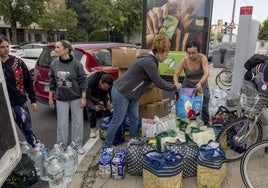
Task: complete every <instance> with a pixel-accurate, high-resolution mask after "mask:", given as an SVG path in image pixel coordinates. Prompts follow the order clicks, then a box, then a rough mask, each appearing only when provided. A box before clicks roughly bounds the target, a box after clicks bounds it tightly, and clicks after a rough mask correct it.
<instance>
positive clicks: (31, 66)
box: [16, 56, 36, 80]
mask: <svg viewBox="0 0 268 188" xmlns="http://www.w3.org/2000/svg"><path fill="white" fill-rule="evenodd" d="M16 57H17V58H20V59H22V61H23V62H24V63H25V64H26V66H27V68H28V70H29V71H30V74H31V77H32V80H33V79H34V67H35V63H36V60H33V59H26V58H22V57H18V56H16Z"/></svg>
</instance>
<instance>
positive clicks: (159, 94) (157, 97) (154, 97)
mask: <svg viewBox="0 0 268 188" xmlns="http://www.w3.org/2000/svg"><path fill="white" fill-rule="evenodd" d="M162 99H163V90H162V89H159V88H158V87H156V86H155V85H154V84H152V85H151V86H150V87H149V88H148V89H147V91H146V92H145V93H143V94H142V96H141V98H140V99H139V106H141V105H145V104H148V103H153V102H156V101H161V100H162Z"/></svg>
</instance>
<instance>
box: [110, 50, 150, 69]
mask: <svg viewBox="0 0 268 188" xmlns="http://www.w3.org/2000/svg"><path fill="white" fill-rule="evenodd" d="M146 52H149V50H147V49H135V48H113V49H112V66H113V67H118V68H129V66H130V65H131V64H132V63H133V62H134V61H135V60H136V58H137V56H138V55H139V54H141V53H146Z"/></svg>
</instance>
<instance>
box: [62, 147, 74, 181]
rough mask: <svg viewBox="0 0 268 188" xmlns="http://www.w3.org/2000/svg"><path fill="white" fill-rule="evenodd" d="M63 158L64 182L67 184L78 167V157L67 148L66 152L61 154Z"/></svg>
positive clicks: (70, 148) (72, 150)
mask: <svg viewBox="0 0 268 188" xmlns="http://www.w3.org/2000/svg"><path fill="white" fill-rule="evenodd" d="M63 158H64V171H65V179H66V182H67V183H69V182H70V181H71V180H72V177H73V175H74V174H75V171H76V168H77V165H78V156H77V153H76V151H75V150H74V149H72V147H71V146H68V147H67V149H66V151H65V152H64V153H63Z"/></svg>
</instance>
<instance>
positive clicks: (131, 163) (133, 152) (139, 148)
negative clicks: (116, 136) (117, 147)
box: [127, 139, 156, 176]
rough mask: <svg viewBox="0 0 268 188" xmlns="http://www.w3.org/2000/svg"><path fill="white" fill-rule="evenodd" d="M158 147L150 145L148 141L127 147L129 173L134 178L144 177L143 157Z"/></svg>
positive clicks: (134, 143)
mask: <svg viewBox="0 0 268 188" xmlns="http://www.w3.org/2000/svg"><path fill="white" fill-rule="evenodd" d="M154 150H156V147H155V146H153V145H151V144H149V143H148V140H146V139H139V140H137V141H136V142H131V143H130V144H129V145H128V146H127V172H128V173H129V174H131V175H134V176H142V162H143V156H144V154H145V153H148V152H149V151H154Z"/></svg>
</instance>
